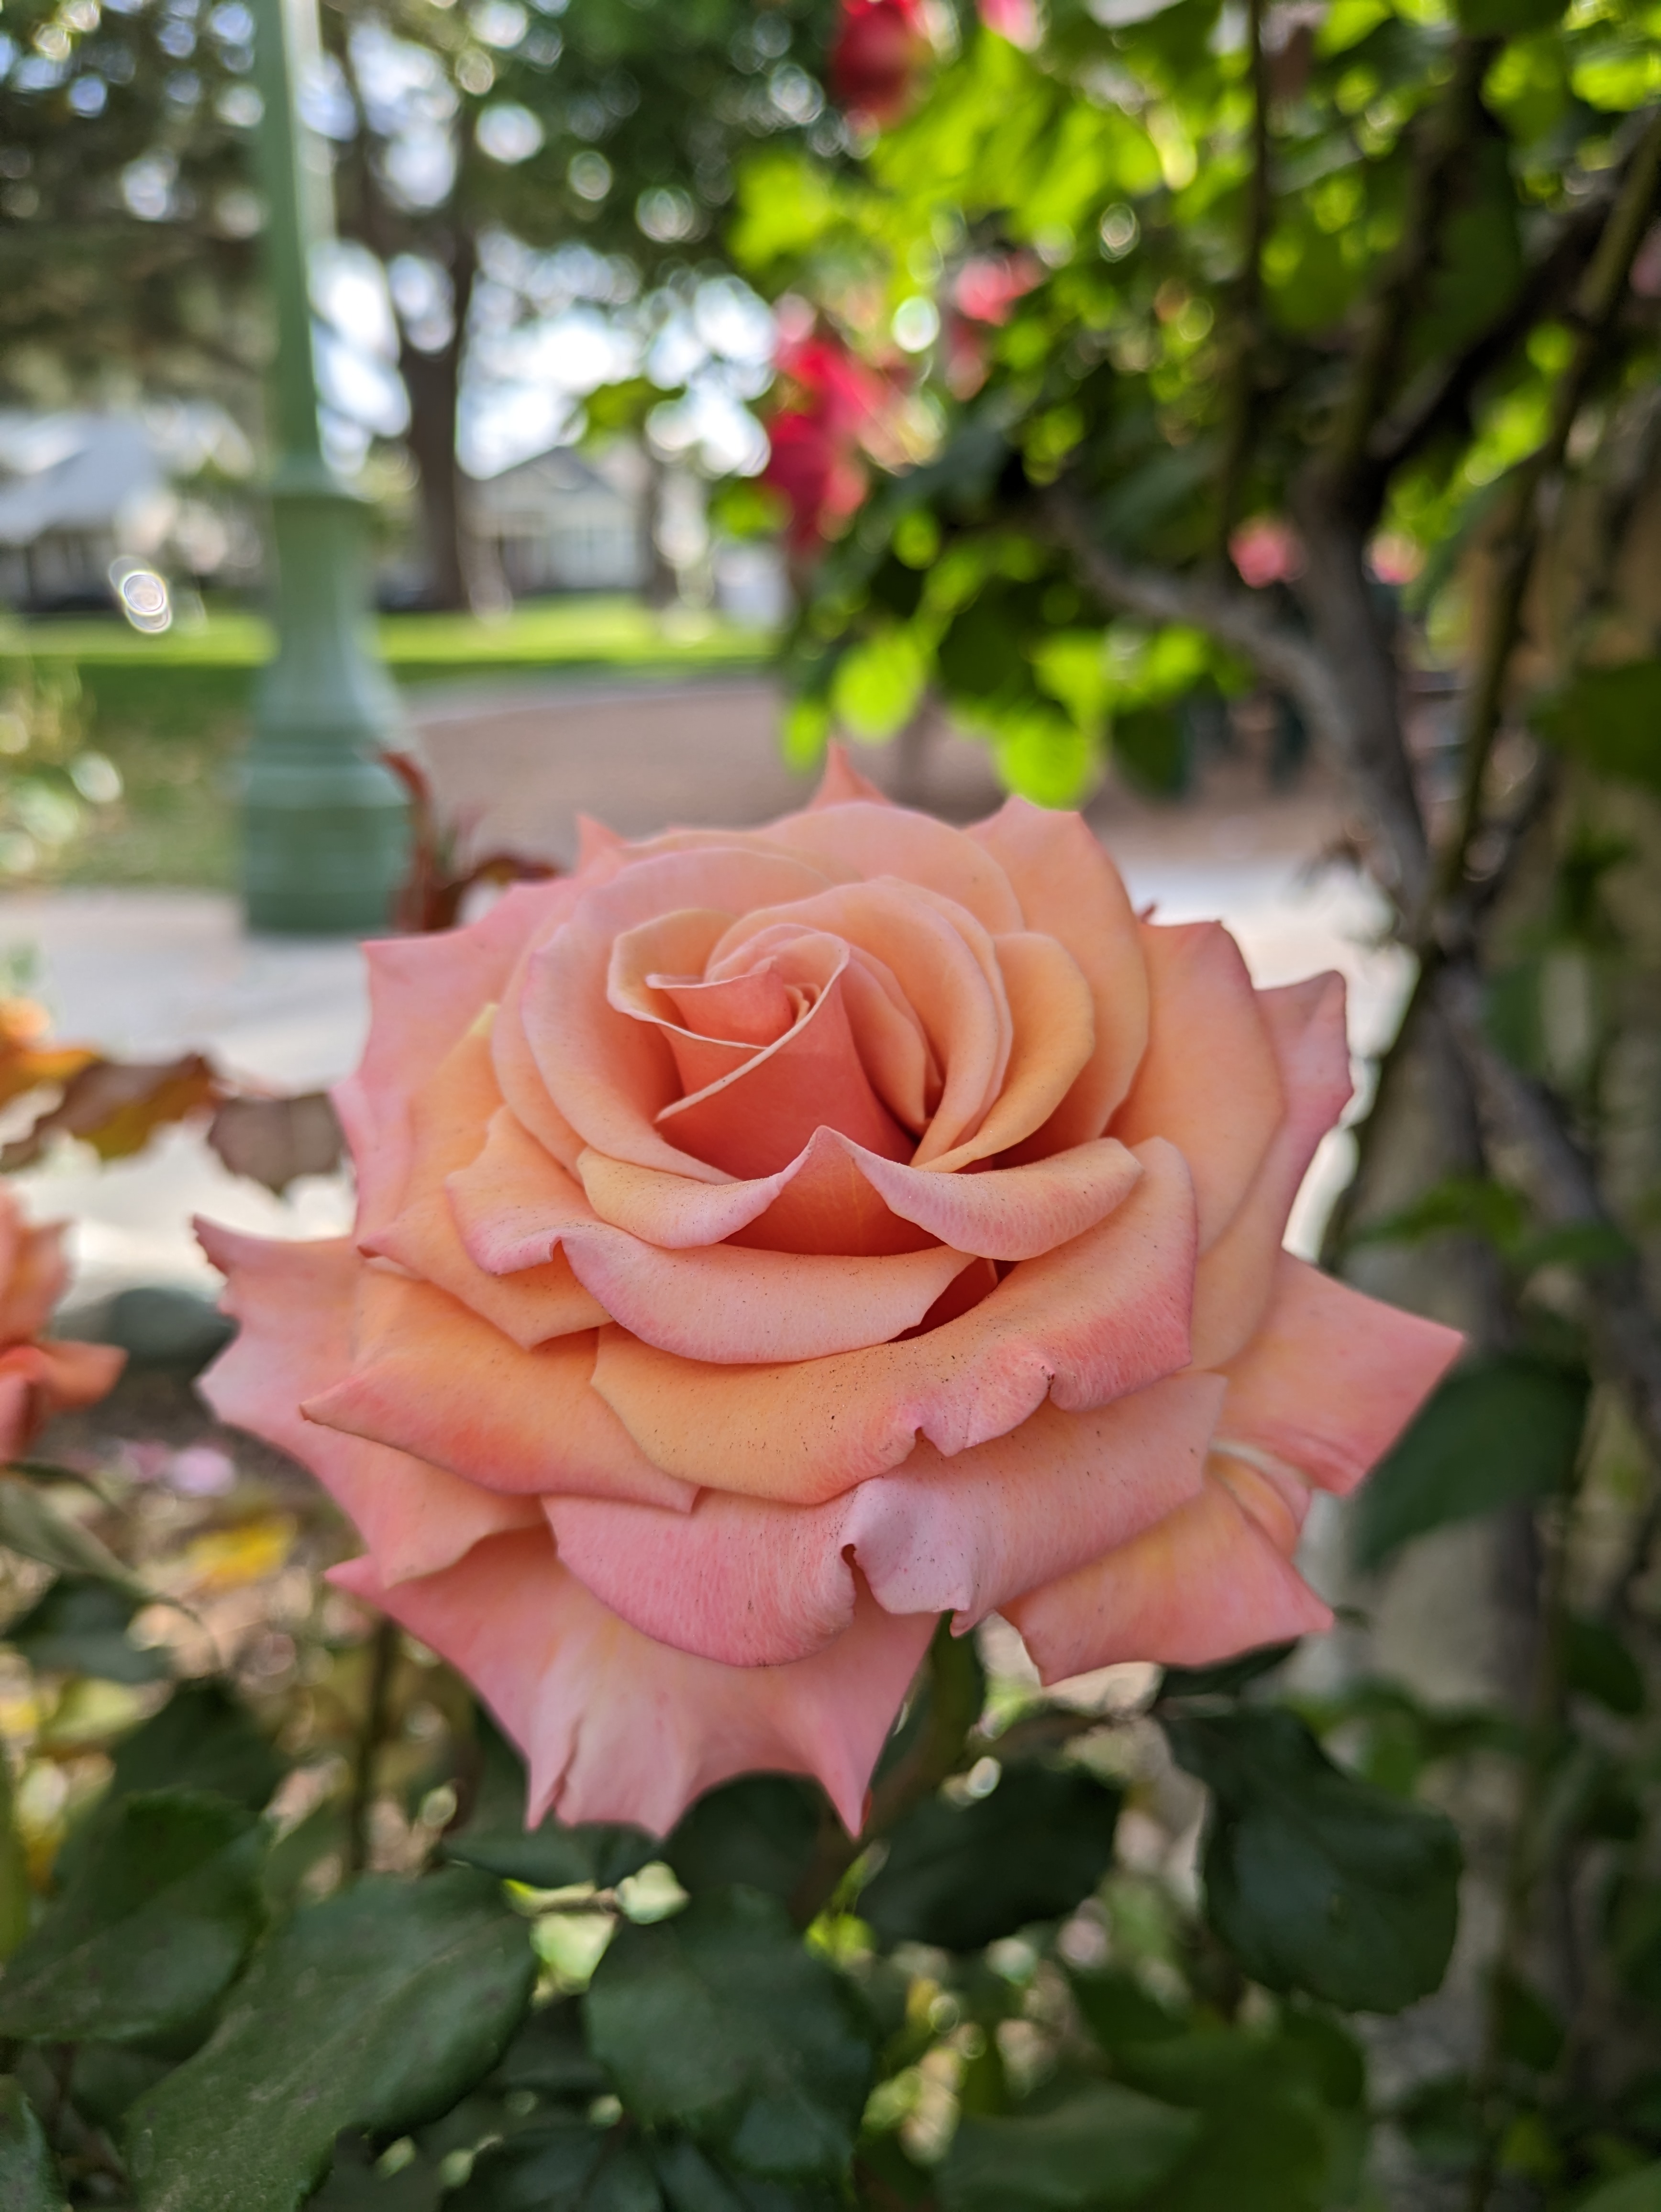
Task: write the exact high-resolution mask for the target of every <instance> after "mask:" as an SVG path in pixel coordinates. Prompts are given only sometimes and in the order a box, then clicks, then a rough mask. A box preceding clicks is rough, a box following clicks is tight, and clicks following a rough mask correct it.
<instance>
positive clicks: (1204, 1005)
mask: <svg viewBox="0 0 1661 2212" xmlns="http://www.w3.org/2000/svg"><path fill="white" fill-rule="evenodd" d="M1141 943H1142V953H1143V957H1144V958H1145V959H1146V961H1147V977H1148V986H1149V1024H1148V1038H1147V1052H1146V1054H1144V1055H1143V1059H1142V1064H1141V1066H1140V1067H1139V1068H1138V1069H1137V1071H1136V1080H1135V1083H1134V1084H1133V1085H1131V1088H1130V1095H1129V1097H1128V1098H1127V1099H1126V1100H1125V1102H1124V1104H1123V1106H1122V1107H1121V1108H1120V1109H1119V1110H1118V1112H1117V1113H1116V1115H1114V1117H1113V1133H1114V1135H1115V1136H1116V1137H1118V1138H1119V1139H1122V1140H1123V1142H1124V1143H1125V1144H1127V1145H1138V1144H1141V1141H1142V1139H1144V1138H1145V1137H1168V1138H1169V1139H1171V1143H1172V1144H1173V1145H1176V1146H1178V1147H1179V1148H1180V1150H1181V1152H1182V1155H1183V1158H1184V1159H1185V1160H1186V1161H1187V1162H1188V1164H1189V1168H1190V1170H1192V1172H1193V1176H1194V1195H1195V1199H1196V1202H1197V1204H1198V1206H1199V1209H1200V1250H1201V1251H1202V1253H1205V1252H1208V1251H1209V1249H1211V1247H1212V1246H1213V1245H1214V1243H1216V1241H1217V1239H1218V1237H1220V1235H1221V1234H1222V1232H1223V1231H1224V1230H1225V1229H1226V1227H1227V1226H1228V1224H1229V1222H1230V1221H1231V1220H1232V1218H1233V1216H1234V1214H1235V1212H1236V1211H1237V1210H1238V1206H1239V1204H1240V1201H1241V1200H1242V1199H1243V1198H1244V1196H1245V1194H1246V1192H1247V1191H1248V1190H1249V1189H1250V1186H1251V1181H1252V1178H1253V1176H1255V1175H1256V1172H1257V1170H1258V1169H1259V1167H1261V1166H1262V1162H1263V1159H1264V1157H1265V1155H1266V1154H1267V1152H1268V1151H1269V1146H1270V1144H1271V1143H1272V1141H1273V1140H1274V1137H1275V1131H1276V1130H1277V1129H1278V1128H1279V1127H1280V1126H1281V1121H1282V1120H1283V1119H1284V1118H1285V1115H1286V1106H1287V1102H1286V1097H1285V1094H1284V1092H1283V1091H1282V1090H1281V1071H1280V1064H1279V1062H1278V1060H1276V1058H1275V1048H1274V1046H1273V1044H1272V1043H1271V1042H1270V1041H1269V1030H1268V1029H1267V1027H1266V1025H1265V1024H1264V1021H1263V1017H1262V1012H1261V1011H1260V1009H1259V1006H1258V1003H1257V994H1256V991H1255V990H1254V989H1253V988H1252V986H1251V978H1250V975H1247V973H1246V964H1245V962H1244V960H1243V959H1242V958H1241V957H1240V948H1239V946H1238V945H1236V943H1235V942H1234V939H1232V937H1231V936H1230V935H1229V933H1228V932H1227V931H1226V929H1225V928H1223V927H1222V925H1221V924H1220V922H1215V921H1195V922H1187V923H1184V924H1183V925H1182V926H1181V927H1177V928H1169V929H1168V928H1162V927H1158V926H1157V925H1155V924H1153V923H1151V922H1144V923H1143V924H1142V926H1141Z"/></svg>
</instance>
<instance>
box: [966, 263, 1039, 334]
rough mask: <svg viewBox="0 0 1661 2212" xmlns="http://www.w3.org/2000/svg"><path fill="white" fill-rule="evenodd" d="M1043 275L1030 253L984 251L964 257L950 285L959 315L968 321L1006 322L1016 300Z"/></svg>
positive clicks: (1028, 290)
mask: <svg viewBox="0 0 1661 2212" xmlns="http://www.w3.org/2000/svg"><path fill="white" fill-rule="evenodd" d="M1042 276H1043V270H1042V269H1041V268H1040V267H1039V265H1038V264H1037V262H1036V261H1035V260H1034V259H1033V258H1032V256H1031V254H1030V253H983V254H977V256H976V258H975V259H974V260H972V261H965V262H964V264H963V267H962V268H961V269H960V270H958V274H957V279H956V281H955V283H953V284H952V301H953V304H954V305H955V306H956V307H957V310H958V313H959V314H960V315H966V316H967V317H968V318H969V319H970V322H971V323H1007V321H1008V320H1009V318H1010V316H1011V314H1012V313H1013V311H1014V307H1015V302H1016V301H1017V300H1019V299H1020V298H1021V297H1022V295H1024V294H1025V293H1027V292H1030V291H1031V289H1032V288H1033V286H1034V285H1035V284H1036V283H1037V282H1038V281H1039V279H1040V277H1042Z"/></svg>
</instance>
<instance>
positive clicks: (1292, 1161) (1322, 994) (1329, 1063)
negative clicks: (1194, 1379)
mask: <svg viewBox="0 0 1661 2212" xmlns="http://www.w3.org/2000/svg"><path fill="white" fill-rule="evenodd" d="M1258 1004H1259V1006H1261V1007H1262V1015H1263V1020H1264V1022H1265V1024H1267V1026H1268V1029H1269V1040H1270V1042H1271V1043H1272V1044H1273V1045H1274V1047H1275V1057H1276V1059H1277V1060H1279V1062H1280V1066H1281V1088H1282V1089H1283V1090H1284V1091H1285V1093H1286V1098H1287V1112H1286V1119H1285V1120H1284V1121H1282V1122H1281V1127H1280V1128H1279V1130H1278V1131H1277V1132H1276V1133H1275V1139H1274V1141H1273V1143H1272V1144H1271V1145H1270V1146H1269V1151H1268V1152H1266V1153H1265V1154H1264V1156H1263V1162H1262V1166H1261V1167H1260V1168H1259V1169H1258V1170H1257V1173H1256V1176H1255V1177H1254V1179H1253V1181H1252V1184H1251V1188H1250V1190H1249V1191H1248V1192H1247V1193H1246V1194H1245V1197H1244V1199H1243V1200H1241V1202H1240V1205H1239V1206H1238V1209H1237V1211H1236V1212H1235V1215H1234V1218H1233V1219H1232V1221H1231V1222H1230V1223H1229V1225H1228V1227H1227V1229H1226V1231H1225V1232H1224V1234H1223V1235H1222V1236H1221V1237H1220V1238H1219V1239H1218V1241H1217V1243H1215V1244H1214V1245H1213V1246H1212V1248H1211V1249H1210V1251H1208V1253H1206V1254H1205V1255H1203V1256H1202V1259H1201V1261H1200V1265H1199V1269H1198V1272H1197V1273H1196V1277H1195V1282H1194V1364H1195V1365H1196V1367H1221V1366H1224V1365H1226V1363H1227V1362H1228V1361H1229V1360H1231V1359H1232V1358H1233V1357H1234V1356H1235V1354H1236V1353H1237V1352H1240V1351H1242V1350H1244V1346H1246V1345H1247V1344H1248V1343H1249V1342H1250V1339H1251V1338H1252V1336H1253V1335H1254V1334H1256V1329H1257V1328H1258V1326H1259V1324H1260V1323H1261V1322H1262V1317H1263V1315H1264V1312H1265V1310H1267V1308H1268V1304H1269V1293H1270V1291H1271V1290H1272V1288H1273V1287H1274V1283H1275V1270H1276V1268H1277V1267H1278V1266H1279V1263H1280V1254H1281V1237H1283V1236H1284V1235H1285V1234H1286V1225H1287V1217H1288V1216H1289V1215H1290V1213H1291V1212H1292V1201H1293V1199H1294V1198H1296V1196H1297V1195H1298V1189H1299V1184H1300V1183H1301V1182H1303V1179H1304V1177H1305V1175H1306V1174H1307V1173H1308V1171H1309V1164H1310V1162H1311V1160H1312V1159H1313V1158H1314V1157H1315V1148H1316V1146H1317V1145H1318V1144H1319V1143H1320V1141H1321V1139H1322V1138H1323V1136H1324V1135H1325V1134H1326V1133H1327V1131H1328V1130H1329V1128H1330V1127H1332V1125H1333V1123H1334V1122H1335V1121H1336V1120H1337V1118H1338V1116H1339V1115H1340V1114H1342V1112H1343V1110H1344V1108H1345V1106H1346V1104H1347V1103H1348V1099H1349V1095H1350V1091H1351V1087H1352V1085H1351V1080H1350V1072H1349V1047H1348V1042H1346V1039H1345V1035H1344V979H1343V977H1342V975H1334V974H1331V973H1328V974H1326V975H1311V977H1310V978H1309V980H1308V981H1306V982H1302V983H1289V984H1287V985H1286V986H1285V987H1284V988H1282V989H1281V990H1277V991H1262V992H1260V993H1259V994H1258Z"/></svg>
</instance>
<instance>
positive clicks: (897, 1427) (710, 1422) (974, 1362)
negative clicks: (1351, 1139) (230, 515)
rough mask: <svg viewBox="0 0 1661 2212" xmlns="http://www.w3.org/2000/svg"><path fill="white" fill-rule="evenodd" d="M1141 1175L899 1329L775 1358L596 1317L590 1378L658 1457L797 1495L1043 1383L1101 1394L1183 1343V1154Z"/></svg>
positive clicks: (1085, 1401)
mask: <svg viewBox="0 0 1661 2212" xmlns="http://www.w3.org/2000/svg"><path fill="white" fill-rule="evenodd" d="M1141 1164H1142V1168H1143V1174H1142V1177H1141V1181H1140V1182H1138V1183H1137V1185H1136V1187H1135V1189H1134V1190H1133V1191H1132V1192H1131V1194H1130V1195H1129V1197H1128V1198H1127V1199H1126V1200H1124V1202H1123V1204H1122V1205H1121V1206H1118V1207H1117V1208H1116V1210H1115V1212H1112V1213H1110V1215H1109V1216H1108V1217H1107V1218H1106V1219H1105V1220H1104V1221H1103V1222H1101V1223H1100V1224H1098V1226H1097V1227H1096V1228H1094V1229H1092V1230H1089V1231H1086V1233H1085V1235H1083V1236H1082V1237H1075V1238H1074V1240H1073V1241H1072V1242H1071V1243H1068V1244H1065V1245H1062V1246H1061V1247H1059V1248H1058V1249H1056V1250H1055V1251H1053V1252H1049V1253H1046V1254H1045V1255H1043V1257H1042V1258H1041V1259H1037V1260H1029V1261H1024V1262H1023V1263H1022V1264H1020V1265H1019V1266H1018V1267H1014V1268H1013V1269H1012V1270H1011V1272H1010V1273H1009V1274H1008V1275H1007V1276H1006V1277H1005V1279H1004V1280H1003V1281H1002V1282H1001V1283H1000V1284H999V1285H998V1287H997V1289H996V1290H995V1291H993V1293H992V1295H991V1296H990V1297H988V1298H984V1299H983V1300H982V1302H981V1304H979V1305H977V1306H976V1307H975V1308H974V1310H972V1311H971V1312H970V1313H967V1314H965V1315H964V1316H963V1317H962V1318H961V1319H960V1320H958V1321H955V1322H948V1323H947V1324H946V1327H944V1328H937V1329H934V1330H931V1331H930V1332H929V1333H928V1334H927V1335H923V1336H916V1337H911V1338H908V1339H907V1340H905V1341H904V1343H900V1344H885V1345H877V1346H872V1347H871V1348H869V1349H868V1350H867V1351H863V1352H845V1353H843V1354H842V1355H841V1356H840V1357H838V1358H834V1359H815V1360H804V1361H802V1362H800V1363H798V1364H794V1365H790V1366H778V1365H770V1366H757V1367H721V1366H716V1365H714V1364H709V1363H704V1362H697V1361H693V1360H687V1359H679V1358H676V1357H675V1356H674V1355H673V1354H672V1353H671V1352H659V1351H657V1350H656V1349H655V1348H654V1347H653V1346H649V1345H644V1344H642V1343H640V1342H639V1341H638V1340H637V1339H636V1338H634V1337H631V1336H628V1335H625V1334H624V1333H623V1332H622V1331H621V1330H613V1329H603V1330H602V1331H601V1332H600V1340H599V1357H598V1358H597V1359H596V1361H595V1365H594V1388H595V1389H596V1390H597V1391H599V1393H600V1395H602V1396H603V1397H604V1398H605V1401H606V1402H607V1404H608V1405H610V1406H611V1407H612V1409H613V1411H614V1412H615V1413H617V1414H618V1418H619V1419H621V1420H622V1422H623V1423H624V1426H625V1427H626V1428H627V1429H628V1430H629V1431H630V1435H631V1436H633V1437H635V1439H636V1442H637V1443H639V1444H640V1446H641V1448H642V1450H643V1451H645V1452H646V1453H647V1454H648V1456H649V1457H650V1458H651V1459H652V1460H653V1461H654V1462H655V1463H656V1464H657V1465H658V1466H660V1467H662V1468H666V1469H667V1470H668V1471H670V1472H671V1473H672V1474H678V1475H680V1476H682V1477H684V1479H685V1480H688V1481H691V1482H696V1483H699V1484H708V1485H709V1486H710V1487H712V1488H714V1489H717V1490H738V1491H744V1492H748V1493H750V1494H752V1495H754V1496H757V1497H763V1498H786V1499H788V1500H790V1501H791V1502H792V1503H793V1504H818V1502H820V1501H821V1500H823V1499H824V1498H834V1497H836V1496H837V1495H838V1494H839V1493H840V1492H842V1491H843V1490H847V1489H850V1488H851V1487H852V1486H853V1485H854V1484H855V1483H856V1482H863V1481H865V1480H868V1479H869V1477H871V1476H872V1475H875V1474H885V1473H886V1472H887V1470H888V1469H889V1468H892V1467H897V1466H898V1464H899V1463H900V1462H901V1461H902V1460H904V1459H906V1458H908V1457H909V1456H910V1453H911V1450H912V1449H913V1446H914V1444H915V1442H916V1437H917V1436H918V1434H919V1432H921V1433H922V1434H923V1435H925V1436H927V1437H928V1439H929V1441H930V1442H931V1443H934V1445H936V1446H937V1447H938V1449H940V1450H941V1451H942V1452H945V1453H946V1454H948V1455H951V1454H953V1453H956V1452H960V1451H963V1450H964V1449H967V1448H968V1447H969V1446H970V1445H971V1444H977V1443H985V1442H986V1441H987V1439H988V1438H989V1437H996V1436H1002V1435H1003V1434H1004V1433H1005V1432H1006V1431H1008V1430H1010V1429H1013V1428H1014V1427H1016V1426H1017V1425H1018V1424H1019V1423H1020V1422H1021V1421H1024V1420H1025V1419H1026V1417H1027V1415H1028V1414H1029V1413H1033V1412H1035V1411H1036V1410H1037V1407H1039V1406H1040V1405H1042V1404H1043V1401H1044V1400H1045V1398H1046V1397H1050V1398H1053V1400H1054V1401H1055V1403H1056V1405H1058V1406H1061V1407H1064V1408H1066V1409H1068V1410H1069V1411H1079V1410H1081V1409H1083V1408H1084V1407H1091V1406H1099V1405H1104V1404H1105V1403H1106V1402H1107V1401H1109V1400H1110V1399H1112V1398H1116V1397H1120V1396H1122V1395H1123V1394H1124V1393H1125V1392H1127V1391H1129V1390H1135V1389H1141V1388H1142V1387H1143V1386H1144V1385H1145V1384H1147V1383H1153V1382H1156V1381H1158V1380H1159V1377H1160V1376H1164V1375H1168V1374H1171V1372H1173V1371H1174V1370H1176V1369H1177V1368H1179V1367H1181V1366H1182V1365H1183V1363H1184V1361H1185V1359H1186V1358H1187V1352H1188V1313H1189V1300H1190V1297H1191V1292H1192V1282H1193V1266H1194V1199H1193V1192H1192V1188H1191V1186H1190V1184H1189V1179H1188V1170H1187V1169H1186V1167H1185V1166H1184V1165H1183V1160H1182V1156H1181V1154H1180V1153H1178V1152H1177V1151H1176V1150H1175V1148H1174V1147H1173V1146H1169V1145H1165V1144H1159V1143H1154V1144H1151V1145H1147V1146H1144V1147H1143V1148H1142V1152H1141Z"/></svg>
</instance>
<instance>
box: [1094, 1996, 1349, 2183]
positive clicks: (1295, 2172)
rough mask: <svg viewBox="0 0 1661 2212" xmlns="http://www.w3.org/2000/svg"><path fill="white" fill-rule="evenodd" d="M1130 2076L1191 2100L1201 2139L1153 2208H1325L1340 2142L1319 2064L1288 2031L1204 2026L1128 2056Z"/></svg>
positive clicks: (1176, 2098)
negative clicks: (1283, 2035) (1279, 2034)
mask: <svg viewBox="0 0 1661 2212" xmlns="http://www.w3.org/2000/svg"><path fill="white" fill-rule="evenodd" d="M1120 2067H1121V2071H1122V2072H1123V2075H1124V2076H1125V2078H1126V2079H1127V2080H1129V2081H1134V2082H1135V2083H1136V2085H1137V2086H1138V2087H1140V2088H1142V2089H1144V2090H1146V2091H1147V2092H1148V2093H1151V2094H1152V2095H1154V2096H1157V2097H1161V2098H1164V2099H1165V2100H1167V2101H1168V2102H1169V2103H1170V2104H1171V2105H1173V2106H1183V2107H1186V2108H1188V2109H1189V2111H1191V2112H1194V2113H1196V2114H1197V2115H1198V2116H1199V2118H1200V2119H1201V2121H1202V2127H1201V2129H1200V2130H1199V2134H1198V2140H1197V2141H1196V2142H1195V2143H1194V2146H1193V2148H1192V2149H1191V2150H1190V2151H1189V2154H1188V2155H1187V2156H1186V2157H1185V2158H1184V2159H1183V2161H1182V2163H1181V2164H1180V2166H1178V2167H1177V2170H1176V2172H1174V2173H1173V2174H1172V2175H1171V2178H1170V2179H1169V2181H1168V2182H1166V2183H1165V2185H1164V2186H1163V2187H1162V2188H1159V2189H1156V2190H1155V2191H1153V2192H1152V2193H1151V2194H1150V2195H1149V2196H1148V2197H1147V2198H1146V2199H1145V2200H1144V2203H1145V2207H1146V2212H1216V2208H1218V2207H1219V2206H1220V2205H1224V2204H1226V2205H1227V2206H1228V2208H1229V2212H1322V2208H1323V2206H1324V2205H1325V2204H1326V2203H1327V2202H1328V2184H1329V2175H1330V2172H1331V2168H1332V2166H1333V2163H1334V2151H1335V2136H1334V2130H1333V2125H1332V2121H1331V2118H1330V2115H1329V2113H1328V2112H1327V2111H1325V2110H1324V2109H1323V2103H1322V2100H1321V2098H1320V2096H1319V2093H1318V2090H1317V2082H1318V2080H1319V2066H1318V2062H1317V2060H1316V2059H1315V2057H1314V2056H1313V2054H1310V2053H1307V2052H1306V2051H1305V2050H1304V2049H1303V2048H1302V2047H1300V2046H1299V2045H1298V2044H1295V2043H1293V2042H1292V2041H1290V2040H1289V2039H1280V2038H1275V2037H1265V2036H1254V2035H1251V2034H1250V2033H1238V2032H1237V2033H1232V2034H1225V2033H1218V2032H1217V2031H1216V2030H1214V2029H1212V2030H1206V2031H1202V2032H1201V2033H1196V2034H1190V2035H1187V2036H1183V2037H1182V2038H1181V2039H1176V2040H1172V2041H1170V2042H1163V2043H1156V2044H1151V2045H1147V2046H1145V2047H1143V2048H1142V2049H1141V2050H1139V2051H1136V2052H1135V2053H1134V2054H1126V2056H1125V2057H1123V2058H1122V2059H1121V2061H1120Z"/></svg>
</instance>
